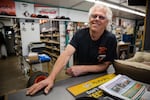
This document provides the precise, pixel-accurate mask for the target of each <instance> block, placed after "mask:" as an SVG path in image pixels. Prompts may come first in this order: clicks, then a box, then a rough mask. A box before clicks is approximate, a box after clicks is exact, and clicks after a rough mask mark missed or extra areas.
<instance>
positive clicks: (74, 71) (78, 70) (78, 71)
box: [66, 66, 87, 76]
mask: <svg viewBox="0 0 150 100" xmlns="http://www.w3.org/2000/svg"><path fill="white" fill-rule="evenodd" d="M84 68H85V67H84V66H72V67H70V68H67V70H66V74H68V75H70V76H80V75H83V74H86V73H87V72H85V70H84Z"/></svg>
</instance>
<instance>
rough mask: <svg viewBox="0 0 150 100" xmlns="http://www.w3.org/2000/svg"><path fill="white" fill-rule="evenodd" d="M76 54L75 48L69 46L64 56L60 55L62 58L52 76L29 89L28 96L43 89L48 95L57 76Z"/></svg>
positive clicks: (57, 62) (59, 59) (59, 58)
mask: <svg viewBox="0 0 150 100" xmlns="http://www.w3.org/2000/svg"><path fill="white" fill-rule="evenodd" d="M74 52H75V48H74V47H73V46H71V45H70V44H69V45H68V46H67V47H66V49H65V51H64V52H63V53H62V54H60V56H59V57H58V59H57V61H56V63H55V65H54V66H53V70H52V72H51V74H50V75H49V76H48V77H47V78H46V79H45V80H42V81H40V82H38V83H35V84H33V85H32V86H31V87H29V88H28V89H27V92H26V94H27V95H34V94H35V93H36V92H38V91H39V90H41V89H42V88H45V89H44V92H45V93H46V94H47V93H48V92H49V91H50V89H51V88H52V87H53V85H54V80H55V78H56V75H57V74H58V73H59V72H60V71H61V70H62V69H63V67H64V66H65V65H66V64H67V62H68V60H69V58H70V57H71V56H72V55H73V53H74Z"/></svg>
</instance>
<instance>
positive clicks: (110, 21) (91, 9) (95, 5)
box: [88, 4, 113, 28]
mask: <svg viewBox="0 0 150 100" xmlns="http://www.w3.org/2000/svg"><path fill="white" fill-rule="evenodd" d="M95 8H101V9H105V10H106V18H107V19H108V25H107V28H109V27H110V25H111V23H112V16H113V14H112V11H111V9H110V8H109V7H107V6H105V5H102V4H94V5H93V6H92V7H91V8H90V9H89V13H88V15H89V17H90V16H91V14H92V12H93V10H94V9H95Z"/></svg>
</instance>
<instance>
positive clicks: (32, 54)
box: [28, 52, 39, 61]
mask: <svg viewBox="0 0 150 100" xmlns="http://www.w3.org/2000/svg"><path fill="white" fill-rule="evenodd" d="M28 59H29V61H38V60H39V58H38V53H35V52H30V53H29V55H28Z"/></svg>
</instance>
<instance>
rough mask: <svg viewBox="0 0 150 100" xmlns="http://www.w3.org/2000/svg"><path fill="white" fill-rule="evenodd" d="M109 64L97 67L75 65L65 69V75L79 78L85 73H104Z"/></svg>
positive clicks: (105, 63)
mask: <svg viewBox="0 0 150 100" xmlns="http://www.w3.org/2000/svg"><path fill="white" fill-rule="evenodd" d="M110 64H111V62H109V61H107V62H104V63H102V64H98V65H75V66H72V67H70V68H68V69H67V71H66V72H67V74H68V75H70V76H79V75H83V74H86V73H90V72H92V73H97V72H103V71H105V70H106V69H107V68H108V66H109V65H110Z"/></svg>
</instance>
